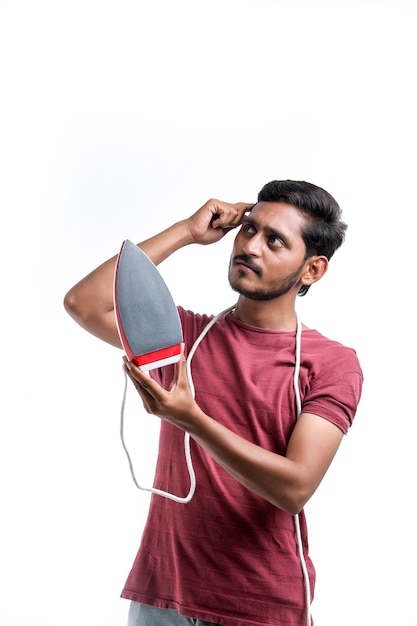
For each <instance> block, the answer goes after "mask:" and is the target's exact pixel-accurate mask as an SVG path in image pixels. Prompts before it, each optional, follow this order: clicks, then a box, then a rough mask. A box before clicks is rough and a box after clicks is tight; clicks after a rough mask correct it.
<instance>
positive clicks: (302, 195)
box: [258, 180, 347, 296]
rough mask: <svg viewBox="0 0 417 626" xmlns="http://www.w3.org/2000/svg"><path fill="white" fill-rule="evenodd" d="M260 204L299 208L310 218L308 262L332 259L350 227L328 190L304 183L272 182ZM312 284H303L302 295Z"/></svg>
mask: <svg viewBox="0 0 417 626" xmlns="http://www.w3.org/2000/svg"><path fill="white" fill-rule="evenodd" d="M258 202H286V203H288V204H292V205H293V206H295V207H297V208H298V209H299V210H300V211H301V212H302V213H303V214H304V215H305V216H306V217H307V221H306V225H305V227H304V228H303V232H302V237H303V240H304V243H305V246H306V257H305V258H306V259H308V257H310V256H314V255H323V256H325V257H327V258H328V259H329V260H330V259H331V257H332V256H333V254H334V252H335V251H336V250H337V249H338V248H339V247H340V246H341V245H342V243H343V241H344V238H345V232H346V229H347V225H346V224H345V223H344V222H342V220H341V217H342V211H341V209H340V206H339V205H338V203H337V202H336V200H335V199H334V198H333V196H331V195H330V194H329V193H328V192H327V191H325V190H324V189H322V188H321V187H317V185H313V184H312V183H307V182H305V181H302V180H301V181H300V180H272V181H271V182H270V183H267V184H266V185H264V186H263V187H262V189H261V191H260V192H259V194H258ZM308 290H309V285H302V287H300V290H299V292H298V295H300V296H304V295H305V294H306V293H307V291H308Z"/></svg>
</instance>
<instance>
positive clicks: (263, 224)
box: [229, 202, 306, 300]
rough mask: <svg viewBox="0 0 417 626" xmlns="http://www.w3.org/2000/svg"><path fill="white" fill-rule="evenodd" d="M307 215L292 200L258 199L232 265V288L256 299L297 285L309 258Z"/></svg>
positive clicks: (239, 236) (277, 294)
mask: <svg viewBox="0 0 417 626" xmlns="http://www.w3.org/2000/svg"><path fill="white" fill-rule="evenodd" d="M304 223H305V217H304V216H303V215H302V213H301V212H300V211H299V210H298V209H297V208H296V207H294V206H292V205H291V204H287V203H284V202H258V204H256V205H255V206H254V207H253V209H252V210H251V212H250V213H249V214H248V215H246V216H245V217H244V218H243V221H242V226H241V227H240V230H239V232H238V234H237V235H236V238H235V242H234V245H233V251H232V255H231V258H230V265H229V283H230V286H231V287H232V289H234V290H235V291H237V292H238V293H240V294H241V295H243V296H246V297H248V298H250V299H253V300H272V299H273V298H278V297H280V296H282V295H284V294H285V293H288V291H290V290H291V289H292V288H293V287H295V286H296V285H297V291H298V288H299V286H300V283H299V280H300V277H301V275H302V270H303V268H304V265H305V261H306V258H305V256H306V248H305V244H304V241H303V239H302V236H301V231H302V227H303V225H304Z"/></svg>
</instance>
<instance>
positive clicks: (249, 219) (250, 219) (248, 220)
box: [242, 216, 288, 243]
mask: <svg viewBox="0 0 417 626" xmlns="http://www.w3.org/2000/svg"><path fill="white" fill-rule="evenodd" d="M243 224H250V225H251V226H255V228H256V229H257V230H260V229H261V230H265V231H266V232H267V233H268V234H269V235H274V236H275V237H277V238H278V239H281V240H282V241H283V242H284V243H287V241H288V240H287V237H286V236H285V235H283V234H282V233H281V232H279V231H278V230H276V229H275V228H271V226H266V227H263V226H262V227H260V225H259V222H257V221H256V220H254V219H253V217H250V216H245V217H244V218H243V220H242V225H243Z"/></svg>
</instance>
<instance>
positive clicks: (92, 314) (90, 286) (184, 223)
mask: <svg viewBox="0 0 417 626" xmlns="http://www.w3.org/2000/svg"><path fill="white" fill-rule="evenodd" d="M252 206H253V205H252V204H247V203H243V202H238V203H236V204H229V203H226V202H221V201H220V200H209V201H208V202H206V203H205V204H204V205H203V206H202V207H201V208H200V209H199V210H198V211H196V213H194V214H193V215H192V216H191V217H189V218H187V219H185V220H181V221H179V222H176V223H175V224H173V225H172V226H170V227H169V228H167V229H166V230H164V231H162V232H161V233H159V234H157V235H155V236H154V237H151V238H150V239H147V240H145V241H143V242H141V243H140V244H138V245H139V246H140V248H141V249H142V250H143V251H144V252H145V254H147V255H148V256H149V258H150V259H151V260H152V261H153V262H154V263H155V265H158V264H159V263H161V262H162V261H164V260H165V259H166V258H167V257H169V256H170V255H171V254H172V253H173V252H175V251H176V250H179V249H180V248H182V247H184V246H187V245H189V244H191V243H199V244H202V245H206V244H210V243H215V242H216V241H219V240H220V239H221V238H222V237H223V236H224V235H225V234H226V233H227V232H228V231H229V230H230V229H232V228H235V227H236V226H239V224H240V223H241V220H242V217H243V215H244V214H245V212H246V211H248V210H250V208H251V207H252ZM116 260H117V255H115V256H113V257H112V258H111V259H109V260H108V261H105V262H104V263H103V264H102V265H100V266H99V267H97V268H96V269H94V270H93V271H92V272H91V273H90V274H88V275H87V276H86V277H85V278H83V279H82V280H80V281H79V282H78V283H77V284H76V285H74V287H72V288H71V289H70V290H69V291H68V293H67V294H66V295H65V298H64V307H65V310H66V311H67V313H68V314H69V315H70V316H71V317H72V318H73V319H74V320H75V321H76V322H77V323H78V324H79V325H80V326H81V327H82V328H84V329H85V330H87V331H88V332H90V333H91V334H93V335H95V336H96V337H99V338H100V339H102V340H103V341H106V342H107V343H110V344H111V345H113V346H116V347H121V344H120V339H119V334H118V331H117V325H116V320H115V315H114V303H113V280H114V271H115V264H116Z"/></svg>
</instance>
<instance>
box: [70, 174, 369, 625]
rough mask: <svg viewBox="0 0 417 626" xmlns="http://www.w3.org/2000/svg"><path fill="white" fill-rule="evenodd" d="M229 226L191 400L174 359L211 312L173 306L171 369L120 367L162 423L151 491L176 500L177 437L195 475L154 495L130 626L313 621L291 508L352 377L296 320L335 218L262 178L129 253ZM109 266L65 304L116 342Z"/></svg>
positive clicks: (309, 480)
mask: <svg viewBox="0 0 417 626" xmlns="http://www.w3.org/2000/svg"><path fill="white" fill-rule="evenodd" d="M236 227H240V229H239V231H238V233H237V235H236V237H235V241H234V246H233V251H232V255H231V259H230V266H229V282H230V285H231V287H232V289H233V290H234V291H236V292H237V293H238V294H239V295H238V299H237V302H236V306H235V307H234V309H233V311H231V312H228V313H226V314H225V315H224V316H222V317H220V319H219V320H218V321H216V323H215V324H214V325H213V326H212V327H211V329H210V330H209V331H208V333H207V334H206V335H205V337H204V339H203V340H202V341H201V343H200V344H199V346H198V349H197V350H196V351H195V354H194V356H193V362H192V377H193V386H194V388H195V395H194V394H193V393H192V392H191V389H190V381H189V378H188V376H187V368H186V354H187V353H188V352H189V351H190V349H191V347H192V345H193V343H194V341H195V340H196V338H197V337H198V336H199V334H200V333H201V331H203V329H204V328H205V327H206V325H207V323H208V322H209V321H210V319H211V318H212V317H213V316H208V315H197V314H194V313H192V312H190V311H185V310H184V309H182V308H181V307H179V309H178V310H179V314H180V318H181V322H182V326H183V333H184V345H185V347H184V354H183V355H182V357H181V359H180V361H179V362H178V363H177V364H176V365H175V366H174V365H170V366H166V367H163V368H160V369H159V370H153V371H152V375H151V377H150V376H149V375H148V374H146V373H143V372H142V371H141V370H140V369H138V368H137V367H136V366H135V365H134V364H133V363H131V362H128V361H127V359H126V358H125V365H124V367H125V371H126V372H127V374H128V376H129V377H130V379H131V381H132V382H133V384H134V386H135V388H136V389H137V391H138V393H139V394H140V396H141V398H142V401H143V404H144V407H145V409H146V411H147V412H149V413H151V414H155V415H158V416H159V417H160V418H161V434H160V450H159V457H158V463H157V468H156V475H155V487H156V488H159V489H161V490H167V489H169V488H170V487H171V488H172V485H173V484H175V486H176V491H177V492H181V491H183V492H184V493H187V490H188V487H189V478H188V473H187V469H186V466H185V462H184V458H183V441H184V432H185V433H188V434H189V436H190V438H191V443H192V459H193V465H194V468H195V471H196V479H197V489H196V492H195V495H194V497H193V499H192V500H191V501H190V502H189V503H188V504H179V503H177V502H173V501H171V500H169V499H166V498H162V497H159V496H157V495H153V496H152V500H151V504H150V510H149V514H148V520H147V523H146V526H145V529H144V532H143V535H142V540H141V546H140V549H139V551H138V554H137V556H136V559H135V562H134V564H133V567H132V570H131V572H130V574H129V576H128V579H127V581H126V585H125V587H124V589H123V592H122V596H123V597H124V598H127V599H129V600H131V605H130V611H129V626H148V625H156V626H158V625H161V626H162V625H165V624H166V625H176V626H186V625H190V624H199V625H202V624H206V623H209V624H224V625H227V626H254V625H256V626H266V625H271V626H272V625H285V626H301V625H302V626H305V625H306V624H310V623H312V618H311V614H310V601H311V599H312V597H313V592H314V582H315V572H314V567H313V564H312V562H311V560H310V557H309V554H308V540H307V527H306V522H305V516H304V511H303V507H304V505H305V504H306V502H307V501H308V500H309V498H310V497H311V496H312V494H313V493H314V491H315V490H316V489H317V487H318V485H319V484H320V482H321V480H322V478H323V477H324V475H325V473H326V471H327V469H328V468H329V466H330V464H331V462H332V459H333V457H334V455H335V453H336V451H337V449H338V447H339V445H340V443H341V440H342V438H343V435H344V434H346V433H347V431H348V429H349V427H350V425H351V423H352V420H353V418H354V416H355V413H356V409H357V405H358V402H359V399H360V395H361V389H362V372H361V368H360V365H359V362H358V359H357V357H356V354H355V352H354V351H353V350H352V349H350V348H347V347H344V346H342V345H341V344H340V343H337V342H335V341H332V340H329V339H327V338H325V337H324V336H323V335H321V334H320V333H318V332H317V331H316V330H311V329H308V328H306V327H305V326H304V325H300V323H299V322H298V320H297V315H296V311H295V301H296V297H297V294H300V295H304V294H305V293H306V292H307V291H308V290H309V288H310V287H311V286H312V285H313V284H314V283H315V282H317V281H318V280H320V279H321V278H322V277H323V275H324V274H325V272H326V270H327V267H328V263H329V260H330V258H331V257H332V255H333V253H334V252H335V250H336V249H337V248H338V247H339V246H340V245H341V244H342V242H343V239H344V235H345V230H346V224H345V223H344V222H342V221H341V211H340V208H339V206H338V204H337V203H336V201H335V200H334V198H333V197H332V196H331V195H330V194H328V193H327V192H326V191H325V190H323V189H321V188H320V187H317V186H315V185H312V184H311V183H306V182H303V181H272V182H270V183H268V184H266V185H265V186H264V187H263V188H262V190H261V191H260V193H259V195H258V202H257V203H256V204H255V205H251V204H245V203H237V204H229V203H225V202H220V201H218V200H210V201H208V202H207V203H206V204H205V205H204V206H202V207H201V208H200V209H199V210H198V211H197V212H196V213H194V214H193V215H192V216H191V217H189V218H188V219H185V220H181V221H178V222H176V223H175V224H173V225H172V226H171V227H169V228H168V229H166V230H165V231H163V232H161V233H160V234H158V235H156V236H154V237H152V238H151V239H148V240H146V241H144V242H142V243H141V244H139V245H140V247H141V249H142V250H143V251H144V252H145V253H146V254H147V255H148V256H149V257H150V258H151V259H152V261H153V262H154V263H155V264H158V263H160V262H161V261H163V260H164V259H166V258H167V257H168V256H169V255H170V254H172V253H173V252H175V251H176V250H178V249H180V248H181V247H184V246H187V245H189V244H192V243H198V244H211V243H215V242H217V241H219V240H220V239H221V238H222V237H223V236H224V235H225V234H227V233H228V231H229V230H231V229H234V228H236ZM115 261H116V257H113V258H112V259H110V260H109V261H107V262H105V263H104V264H103V265H101V266H100V267H98V268H97V269H96V270H94V271H93V272H92V273H91V274H89V275H88V276H87V277H86V278H84V279H83V280H81V281H80V282H79V283H78V284H77V285H75V286H74V287H73V288H72V289H71V290H70V291H69V292H68V294H67V295H66V297H65V307H66V309H67V311H68V312H69V314H70V315H71V316H72V317H73V318H74V319H75V320H76V321H77V322H78V323H79V324H80V325H81V326H82V327H84V328H85V329H86V330H87V331H89V332H90V333H93V334H94V335H96V336H98V337H99V338H100V339H102V340H104V341H107V342H109V343H111V344H113V345H114V346H117V347H121V344H120V339H119V335H118V331H117V327H116V322H115V315H114V310H113V276H114V268H115ZM209 270H210V268H209ZM297 353H298V356H297ZM297 407H298V408H297Z"/></svg>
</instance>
